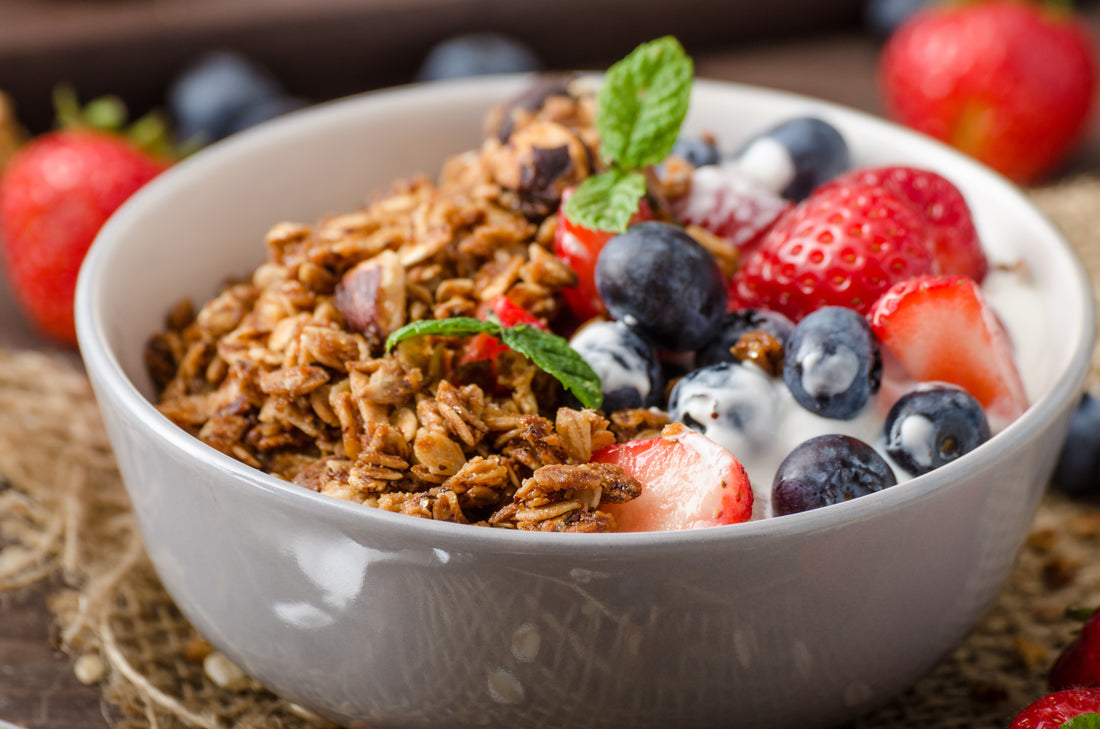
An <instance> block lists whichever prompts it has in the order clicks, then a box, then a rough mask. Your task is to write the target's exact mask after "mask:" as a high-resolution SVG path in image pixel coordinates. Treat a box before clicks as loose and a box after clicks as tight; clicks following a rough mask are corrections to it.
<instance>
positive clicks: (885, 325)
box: [867, 276, 1028, 419]
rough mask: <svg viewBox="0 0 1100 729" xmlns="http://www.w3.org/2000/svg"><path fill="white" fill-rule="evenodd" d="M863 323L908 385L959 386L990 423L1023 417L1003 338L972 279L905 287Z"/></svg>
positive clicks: (939, 279)
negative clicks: (993, 419) (895, 362)
mask: <svg viewBox="0 0 1100 729" xmlns="http://www.w3.org/2000/svg"><path fill="white" fill-rule="evenodd" d="M867 319H868V321H870V323H871V329H872V330H873V331H874V333H875V336H877V337H878V339H879V341H880V342H881V343H882V346H883V347H885V348H886V349H887V350H889V351H890V352H891V353H892V354H893V355H894V357H895V358H896V359H897V360H898V362H900V363H901V365H902V367H904V368H905V370H906V372H908V373H909V375H910V376H912V377H913V379H915V380H918V381H920V382H929V381H939V382H948V383H951V384H954V385H958V386H959V387H962V388H963V389H965V390H966V391H967V392H969V393H970V394H971V395H973V396H974V398H975V399H977V400H978V402H980V403H981V404H982V406H983V407H984V408H985V409H986V411H987V413H988V414H989V415H990V416H999V417H1002V418H1006V419H1013V418H1015V417H1016V416H1018V415H1020V413H1022V412H1023V411H1024V410H1026V409H1027V405H1028V402H1027V395H1026V393H1025V391H1024V385H1023V381H1022V380H1021V379H1020V373H1019V371H1017V369H1016V363H1015V361H1014V359H1013V353H1012V344H1011V342H1010V341H1009V338H1008V333H1007V332H1006V331H1005V329H1004V327H1003V326H1002V325H1001V322H1000V320H999V319H998V318H997V315H996V314H995V313H994V311H993V309H992V308H990V306H989V304H988V303H987V302H986V300H985V296H984V295H983V294H982V291H981V289H980V288H979V287H978V284H977V283H975V282H974V281H973V280H972V279H969V278H966V277H964V276H924V277H921V278H916V279H913V280H910V281H904V282H902V283H899V284H897V285H895V286H894V287H893V288H891V289H890V290H889V291H887V292H886V293H885V294H883V295H882V297H881V298H879V300H878V301H876V302H875V303H874V305H873V306H872V307H871V311H870V312H869V313H868V315H867Z"/></svg>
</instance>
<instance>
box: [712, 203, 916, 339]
mask: <svg viewBox="0 0 1100 729" xmlns="http://www.w3.org/2000/svg"><path fill="white" fill-rule="evenodd" d="M927 239H928V230H927V226H926V224H925V222H924V220H923V219H922V216H920V215H918V214H917V213H916V212H914V211H913V209H912V206H911V205H910V204H909V203H908V202H905V201H902V200H900V199H899V198H898V196H897V195H895V194H893V193H891V192H889V191H887V190H885V189H883V188H880V187H870V186H849V185H831V186H829V187H828V189H823V190H821V191H820V192H818V193H814V194H813V195H811V196H810V197H809V198H807V199H806V200H804V201H803V202H802V203H800V204H799V205H798V206H797V207H795V208H794V209H793V210H791V211H790V212H789V213H787V214H786V215H784V216H783V217H782V218H781V219H780V220H779V222H778V223H776V224H775V227H774V228H772V229H771V231H770V232H769V233H768V234H767V236H766V237H765V238H764V240H763V241H762V242H761V243H760V246H759V247H758V248H757V249H756V250H755V251H753V252H752V253H751V254H750V255H749V256H748V258H747V259H746V260H745V264H744V266H742V268H741V269H740V270H739V271H738V272H737V273H736V274H735V275H734V277H733V280H732V282H731V286H732V290H733V296H732V298H733V299H734V300H735V301H736V302H737V304H738V305H739V306H748V307H753V308H761V309H771V310H772V311H778V312H780V313H781V314H786V315H787V316H788V317H789V318H790V319H792V320H794V321H798V320H799V319H801V318H802V317H804V316H806V315H807V314H809V313H810V312H812V311H815V310H816V309H819V308H821V307H822V306H847V307H849V308H851V309H855V310H856V311H858V312H860V313H861V314H862V313H866V312H867V310H868V309H869V308H870V306H871V304H872V303H874V301H875V299H877V298H878V297H879V296H880V295H881V294H882V293H883V292H884V291H886V290H887V289H888V288H890V287H891V286H892V285H894V284H895V283H897V282H898V281H904V280H905V279H908V278H912V277H914V276H922V275H925V274H928V273H931V272H932V270H933V260H932V254H931V253H930V251H929V249H928V246H927V242H926V241H927Z"/></svg>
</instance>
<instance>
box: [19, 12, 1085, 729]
mask: <svg viewBox="0 0 1100 729" xmlns="http://www.w3.org/2000/svg"><path fill="white" fill-rule="evenodd" d="M547 5H549V4H547ZM553 5H554V6H555V8H556V9H555V10H554V11H550V10H549V9H548V8H547V7H545V6H540V8H535V6H534V4H526V3H522V2H514V1H513V2H511V3H498V2H493V1H492V0H482V1H481V2H478V1H475V0H363V1H362V2H353V1H352V0H317V1H316V2H310V3H299V2H297V1H296V0H271V2H268V3H266V4H265V3H261V2H253V1H251V0H222V1H221V2H218V0H192V1H191V2H187V0H140V1H135V0H85V1H84V2H73V1H72V0H51V1H50V2H42V1H41V0H0V89H5V90H7V91H9V92H10V93H12V94H13V95H14V96H15V98H16V100H17V102H18V103H19V105H20V113H21V115H22V116H23V118H24V119H25V121H26V122H27V123H28V125H29V126H31V127H32V128H33V129H37V128H43V127H44V126H45V125H46V124H47V123H48V122H47V121H46V120H47V119H48V115H49V111H48V109H49V90H50V88H51V87H52V86H53V84H55V83H57V82H58V81H70V82H72V83H74V84H76V85H77V88H78V91H79V92H80V93H81V95H82V96H83V97H90V96H94V95H98V94H101V93H107V92H113V93H119V94H121V95H123V96H124V98H126V100H127V101H128V102H130V103H131V105H132V106H133V107H134V108H135V110H138V111H140V110H143V109H144V108H145V107H148V106H154V105H157V104H160V103H161V95H162V94H163V90H164V88H165V85H166V83H167V79H169V78H170V77H171V74H172V73H174V72H175V70H176V69H178V68H179V66H181V65H182V64H183V63H185V62H186V61H187V60H188V59H190V58H192V57H194V55H196V54H197V53H198V52H199V51H200V50H202V49H204V48H209V47H234V48H238V49H240V50H242V51H244V52H246V53H249V54H251V55H253V56H254V57H256V58H257V59H259V60H261V61H263V62H264V63H266V64H267V65H269V66H270V67H271V68H272V69H273V70H275V71H276V73H277V74H278V75H279V76H280V78H281V79H282V80H283V81H284V82H285V83H286V84H287V86H288V87H289V88H290V89H291V90H292V91H294V92H296V93H299V94H303V95H306V96H309V97H311V98H315V99H319V100H320V99H325V98H333V97H336V96H342V95H345V94H349V93H354V92H356V91H362V90H366V89H370V88H373V87H376V86H381V85H388V84H394V83H402V82H404V81H406V80H408V79H409V78H410V77H411V75H412V74H413V72H414V71H415V69H416V67H417V64H418V63H419V59H420V58H421V57H422V54H423V53H424V51H425V50H426V49H427V48H428V47H429V46H430V45H431V43H432V42H434V41H435V40H438V39H439V38H441V37H444V36H445V35H447V34H448V33H449V32H453V31H457V30H472V29H478V28H480V27H493V28H494V29H499V30H505V31H508V32H512V33H514V34H515V35H517V36H520V37H523V38H525V39H526V40H528V41H529V42H531V43H532V45H534V46H535V47H536V48H537V49H538V50H539V51H540V53H542V54H543V57H544V58H546V59H547V60H548V63H549V64H550V65H551V66H553V67H556V68H600V67H603V66H606V64H607V62H609V61H611V60H614V59H615V58H617V57H619V56H621V55H622V53H623V52H625V51H626V50H629V48H630V47H632V46H633V45H634V44H635V43H637V42H639V41H641V40H645V39H648V38H651V37H655V36H657V35H660V34H664V33H668V32H674V33H676V34H677V35H678V36H680V37H681V39H682V40H684V43H685V45H686V46H687V48H688V50H689V52H690V53H692V55H693V56H694V58H695V61H696V68H697V72H698V74H699V75H700V76H704V77H709V78H717V79H727V80H732V81H739V82H744V83H750V84H758V85H763V86H771V87H775V88H780V89H785V90H789V91H795V92H799V93H804V94H809V95H812V96H817V97H821V98H825V99H829V100H831V101H835V102H838V103H842V104H846V105H849V106H852V107H855V108H858V109H862V110H865V111H869V112H872V113H879V112H880V110H881V109H880V106H879V101H878V94H877V92H876V87H875V80H874V72H875V65H876V61H877V56H878V50H879V49H878V45H877V44H876V43H875V42H874V41H873V40H872V39H870V38H869V37H867V36H866V35H865V34H864V33H863V31H862V30H861V28H860V27H859V8H860V2H859V0H841V1H839V2H832V3H830V2H824V0H770V1H769V2H767V3H758V2H751V3H750V2H744V3H738V2H732V1H726V2H715V1H713V0H681V1H680V2H678V3H675V4H672V7H670V6H669V4H666V3H658V2H656V0H653V1H650V0H634V1H633V2H617V1H616V2H605V3H599V2H596V1H595V0H557V1H556V2H555V3H553ZM429 6H430V9H431V12H427V10H428V9H429ZM261 10H262V12H261ZM550 12H553V13H554V14H555V17H554V18H540V17H539V14H540V13H543V14H545V13H550ZM1086 13H1087V17H1088V20H1089V22H1090V24H1091V26H1092V28H1093V31H1094V33H1096V34H1097V35H1098V37H1100V9H1095V6H1090V7H1089V9H1088V10H1087V11H1086ZM570 14H571V15H570ZM673 15H675V17H673ZM479 19H480V22H479ZM1089 171H1091V172H1096V171H1100V122H1098V124H1094V125H1093V127H1092V129H1091V130H1090V133H1089V136H1088V139H1087V140H1086V142H1085V144H1084V146H1083V147H1082V149H1081V150H1080V152H1079V153H1078V154H1077V155H1076V156H1075V157H1074V158H1073V159H1072V160H1071V161H1070V163H1069V164H1068V165H1067V168H1066V169H1065V170H1063V171H1062V172H1061V174H1062V175H1071V174H1076V173H1080V172H1089ZM1098 202H1100V201H1098ZM0 347H7V348H19V347H29V348H40V349H41V348H44V349H57V348H56V347H54V345H51V344H49V343H47V342H44V341H42V340H41V339H39V338H38V337H37V336H36V335H35V334H34V332H33V331H32V330H31V328H30V327H29V326H28V325H27V324H26V322H25V321H24V320H23V318H22V316H21V315H20V313H19V311H18V310H17V308H16V306H15V304H14V303H13V301H12V300H11V297H10V294H9V292H8V291H7V289H6V287H5V285H4V284H3V283H2V280H0ZM60 351H62V352H65V354H66V355H67V356H70V357H73V358H74V361H76V355H75V353H74V352H72V351H71V350H60ZM0 417H4V415H3V413H0ZM50 587H51V585H49V584H42V585H37V586H35V587H32V588H29V589H25V590H21V591H17V592H13V593H0V719H4V720H7V721H11V722H14V723H16V724H19V725H22V726H25V727H27V729H105V727H106V726H107V725H108V724H107V721H106V720H105V719H104V718H103V713H102V707H101V706H100V696H99V691H98V690H97V689H96V688H94V687H86V686H82V685H81V684H80V683H79V682H78V681H77V680H76V679H75V678H74V676H73V673H72V665H71V661H70V659H69V658H68V657H66V656H64V655H61V654H59V653H58V652H56V651H55V650H54V649H53V642H52V631H53V628H52V623H51V620H50V617H49V614H48V612H47V610H46V606H45V596H46V594H47V593H48V591H49V589H50Z"/></svg>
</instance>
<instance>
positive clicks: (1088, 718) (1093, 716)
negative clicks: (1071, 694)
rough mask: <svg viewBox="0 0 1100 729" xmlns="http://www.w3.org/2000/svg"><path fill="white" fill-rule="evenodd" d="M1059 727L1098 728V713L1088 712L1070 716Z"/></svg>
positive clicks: (1099, 723) (1062, 728) (1068, 728)
mask: <svg viewBox="0 0 1100 729" xmlns="http://www.w3.org/2000/svg"><path fill="white" fill-rule="evenodd" d="M1060 729H1100V714H1097V713H1088V714H1081V715H1079V716H1074V717H1070V718H1069V719H1067V720H1066V721H1065V723H1063V724H1062V726H1061V727H1060Z"/></svg>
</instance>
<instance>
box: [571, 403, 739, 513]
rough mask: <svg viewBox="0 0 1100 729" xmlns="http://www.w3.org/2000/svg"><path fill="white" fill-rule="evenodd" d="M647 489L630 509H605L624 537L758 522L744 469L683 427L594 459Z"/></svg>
mask: <svg viewBox="0 0 1100 729" xmlns="http://www.w3.org/2000/svg"><path fill="white" fill-rule="evenodd" d="M592 460H593V461H594V462H597V463H616V464H618V465H620V466H622V468H623V470H624V471H625V472H626V473H627V474H628V475H630V476H633V477H634V478H636V479H637V480H638V481H640V482H641V483H642V493H641V495H640V496H638V498H636V499H634V500H633V501H628V502H627V503H625V504H611V505H608V506H605V507H603V508H606V509H607V511H608V512H609V513H611V514H612V515H613V516H614V517H615V520H616V522H617V523H618V525H619V528H620V529H621V530H622V531H671V530H676V529H695V528H698V527H707V526H717V525H720V524H739V523H741V522H743V521H747V520H748V519H749V517H751V516H752V498H753V497H752V488H751V486H750V485H749V477H748V476H747V475H746V474H745V469H744V467H743V466H742V465H741V463H740V462H739V461H738V460H737V459H736V458H734V457H733V454H731V453H730V452H729V451H727V450H726V449H725V448H723V447H722V446H720V445H718V444H717V443H715V442H714V441H712V440H710V439H709V438H707V437H706V436H705V435H703V434H702V433H697V432H695V431H694V430H689V429H688V428H687V427H685V426H683V425H682V424H680V423H673V424H672V425H669V426H667V427H666V428H665V429H664V431H662V433H661V435H660V436H658V437H656V438H647V439H645V440H634V441H629V442H627V443H622V444H619V445H613V446H608V447H607V448H603V449H601V450H599V451H597V452H596V453H595V454H593V456H592Z"/></svg>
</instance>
